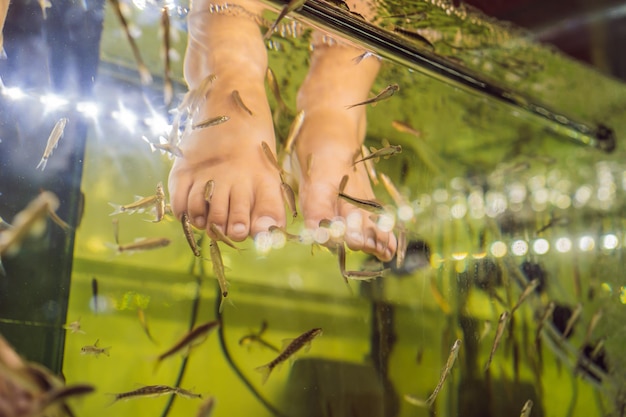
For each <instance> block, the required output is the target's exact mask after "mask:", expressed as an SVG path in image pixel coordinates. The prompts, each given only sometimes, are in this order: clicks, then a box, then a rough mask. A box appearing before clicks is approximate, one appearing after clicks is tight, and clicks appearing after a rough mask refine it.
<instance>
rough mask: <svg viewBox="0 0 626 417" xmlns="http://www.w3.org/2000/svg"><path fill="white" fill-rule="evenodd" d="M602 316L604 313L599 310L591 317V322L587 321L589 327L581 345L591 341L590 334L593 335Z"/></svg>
mask: <svg viewBox="0 0 626 417" xmlns="http://www.w3.org/2000/svg"><path fill="white" fill-rule="evenodd" d="M603 314H604V313H603V311H602V309H600V310H598V311H596V312H595V313H594V315H593V316H592V317H591V320H590V321H589V325H588V326H587V331H586V332H585V338H584V339H583V343H582V344H583V345H586V344H587V343H589V341H590V340H591V334H592V333H593V331H594V329H595V328H596V326H597V325H598V322H599V321H600V319H601V318H602V315H603Z"/></svg>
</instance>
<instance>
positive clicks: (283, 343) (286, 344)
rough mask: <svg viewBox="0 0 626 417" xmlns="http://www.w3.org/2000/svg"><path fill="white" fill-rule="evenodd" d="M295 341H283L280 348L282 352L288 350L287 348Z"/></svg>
mask: <svg viewBox="0 0 626 417" xmlns="http://www.w3.org/2000/svg"><path fill="white" fill-rule="evenodd" d="M293 341H294V339H283V341H282V345H281V347H280V351H281V352H282V351H284V350H285V349H287V346H289V345H290V344H291V342H293Z"/></svg>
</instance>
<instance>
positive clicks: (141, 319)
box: [137, 308, 158, 345]
mask: <svg viewBox="0 0 626 417" xmlns="http://www.w3.org/2000/svg"><path fill="white" fill-rule="evenodd" d="M137 317H138V318H139V324H140V325H141V328H142V329H143V332H144V333H145V334H146V336H148V339H150V341H151V342H152V343H154V344H155V345H156V344H158V343H157V342H156V341H155V340H154V338H153V337H152V334H150V328H149V327H148V319H147V318H146V313H145V312H144V311H143V309H142V308H138V309H137Z"/></svg>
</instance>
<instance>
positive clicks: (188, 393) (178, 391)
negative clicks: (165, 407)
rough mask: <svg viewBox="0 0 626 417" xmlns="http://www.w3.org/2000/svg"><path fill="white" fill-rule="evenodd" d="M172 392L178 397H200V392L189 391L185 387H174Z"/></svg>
mask: <svg viewBox="0 0 626 417" xmlns="http://www.w3.org/2000/svg"><path fill="white" fill-rule="evenodd" d="M174 394H176V395H178V396H179V397H182V398H191V399H193V398H200V399H202V394H196V393H195V392H191V391H189V390H187V389H184V388H181V387H176V388H175V390H174Z"/></svg>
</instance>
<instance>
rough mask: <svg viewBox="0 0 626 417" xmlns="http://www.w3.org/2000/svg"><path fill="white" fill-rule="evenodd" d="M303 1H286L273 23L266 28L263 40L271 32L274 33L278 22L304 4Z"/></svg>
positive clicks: (266, 38)
mask: <svg viewBox="0 0 626 417" xmlns="http://www.w3.org/2000/svg"><path fill="white" fill-rule="evenodd" d="M304 3H306V0H291V1H290V2H289V3H287V4H286V5H285V6H284V7H283V9H282V10H281V11H280V14H279V15H278V17H277V18H276V20H275V21H274V23H272V25H271V26H270V27H269V29H267V32H265V35H264V36H263V40H268V39H269V38H270V37H271V36H272V33H274V30H276V27H277V26H278V23H279V22H280V21H281V20H282V19H283V18H284V17H285V16H287V15H288V14H289V13H291V12H293V11H294V10H298V9H300V8H301V7H302V6H304Z"/></svg>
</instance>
